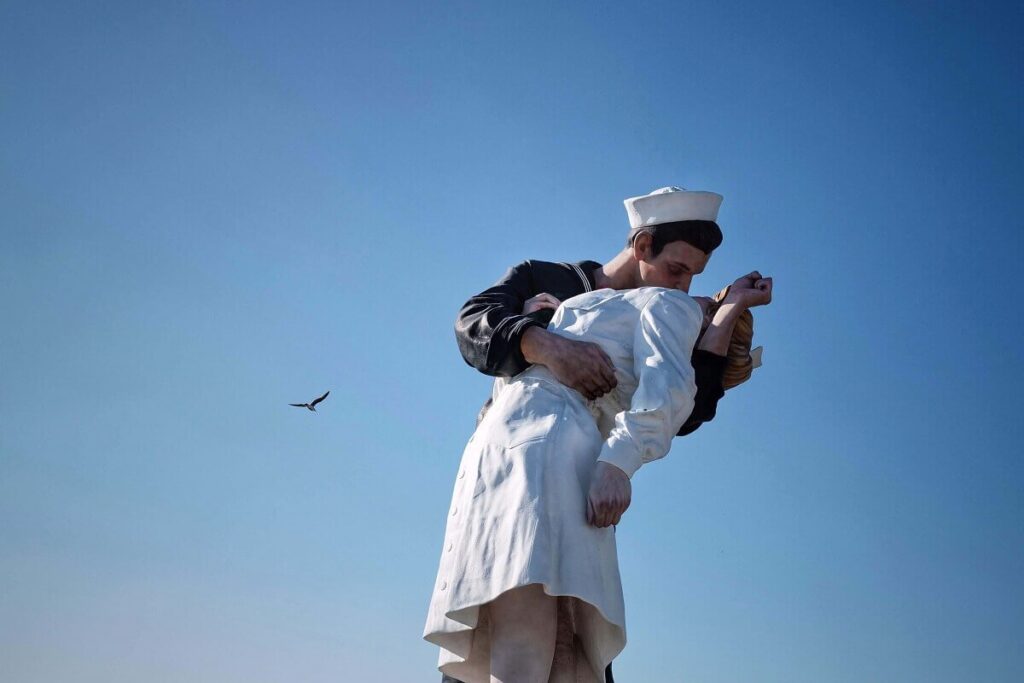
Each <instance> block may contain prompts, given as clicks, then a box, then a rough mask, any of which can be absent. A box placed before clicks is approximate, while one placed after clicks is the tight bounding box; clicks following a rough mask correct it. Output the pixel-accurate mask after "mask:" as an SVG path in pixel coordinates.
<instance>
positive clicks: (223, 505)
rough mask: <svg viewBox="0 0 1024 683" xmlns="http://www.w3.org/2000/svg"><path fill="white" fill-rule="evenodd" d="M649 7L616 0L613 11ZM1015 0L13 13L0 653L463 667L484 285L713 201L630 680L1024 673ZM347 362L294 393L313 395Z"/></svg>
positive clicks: (639, 510)
mask: <svg viewBox="0 0 1024 683" xmlns="http://www.w3.org/2000/svg"><path fill="white" fill-rule="evenodd" d="M627 5H630V6H627ZM1022 33H1024V10H1022V5H1021V4H1020V3H1005V4H1004V3H998V2H994V3H982V4H978V3H968V2H955V3H953V2H950V3H925V2H905V3H865V2H849V1H846V0H840V1H839V2H836V3H817V2H814V3H812V2H807V3H753V2H750V3H734V2H715V3H700V4H693V3H685V4H684V3H656V2H645V3H639V4H633V3H610V2H586V3H557V4H550V3H538V4H534V3H504V4H502V5H500V6H499V5H498V4H497V3H465V2H452V3H389V2H375V3H359V4H354V3H334V2H323V3H310V2H298V3H296V2H292V3H280V4H277V5H273V4H269V3H252V2H247V3H241V2H178V3H126V2H102V3H44V2H13V1H11V2H4V3H2V5H0V57H2V63H3V67H2V68H0V136H2V144H0V230H2V241H0V292H2V296H0V316H2V321H3V323H2V325H0V591H2V592H0V679H3V680H4V681H11V682H17V683H30V682H31V683H36V682H39V683H43V682H45V683H52V682H54V681H72V680H73V681H76V682H79V681H96V682H103V683H122V682H124V683H128V682H136V681H147V682H151V683H162V682H164V681H167V682H170V681H187V682H189V683H194V682H200V681H201V682H206V681H209V682H211V683H231V682H235V681H237V682H245V683H252V682H262V681H267V682H269V681H287V682H291V681H302V682H321V681H324V682H326V681H353V680H367V681H375V682H378V681H379V682H381V683H390V682H392V681H393V682H396V683H405V682H408V681H434V682H435V683H436V682H437V681H438V680H439V676H437V675H436V674H435V673H434V671H435V668H434V667H435V662H436V656H437V651H436V648H435V647H434V646H432V645H429V644H427V643H425V642H424V641H422V640H421V639H420V635H421V632H422V628H423V622H424V619H425V616H426V608H427V604H428V601H429V597H430V591H431V590H432V587H433V582H434V577H435V573H436V570H437V562H438V558H439V556H440V550H441V548H440V546H441V540H442V535H443V530H444V522H445V514H446V512H447V507H448V501H449V500H450V496H451V490H452V485H453V482H454V475H455V472H456V470H457V466H458V461H459V457H460V455H461V452H462V448H463V445H464V443H465V441H466V439H467V438H468V437H469V435H470V433H471V431H472V428H473V419H474V416H475V414H476V410H477V408H478V407H479V404H480V402H481V401H482V399H483V398H484V396H485V395H486V394H487V392H488V387H489V381H488V379H487V378H486V377H484V376H483V375H480V374H478V373H476V372H475V371H473V370H472V369H471V368H469V367H468V366H466V365H465V364H464V363H463V361H462V359H461V358H460V357H459V354H458V352H457V349H456V346H455V342H454V337H453V333H452V322H453V320H454V316H455V313H456V311H457V310H458V308H459V306H460V304H461V303H462V302H463V301H464V300H465V299H466V298H468V297H469V296H470V295H472V294H473V293H475V292H476V291H479V290H480V289H483V288H484V287H486V286H488V285H490V284H491V283H492V282H493V281H494V280H496V279H497V278H498V277H499V276H500V275H501V274H502V272H503V271H504V269H505V268H506V267H507V266H509V265H511V264H513V263H515V262H517V261H519V260H522V259H524V258H541V259H549V260H580V259H585V258H590V259H595V260H601V261H603V260H607V259H609V258H610V257H611V256H612V255H614V253H615V252H616V251H617V250H618V249H619V247H620V246H621V244H622V241H623V239H624V237H625V235H626V232H627V230H628V225H627V222H626V217H625V213H624V211H623V208H622V199H623V198H625V197H628V196H633V195H637V194H642V193H646V192H649V191H651V190H653V189H655V188H657V187H661V186H664V185H669V184H675V185H681V186H684V187H687V188H690V189H705V190H714V191H717V192H720V193H722V194H723V195H724V196H725V202H724V204H723V207H722V211H721V213H720V222H721V225H722V227H723V230H724V232H725V235H726V239H725V242H724V244H723V246H722V247H721V248H720V249H719V250H718V251H717V252H716V254H715V255H714V257H713V258H712V260H711V262H710V265H709V267H708V269H707V270H706V272H705V274H704V275H703V276H702V277H700V278H699V279H697V280H696V281H695V285H694V288H693V292H694V293H711V292H713V291H715V290H716V289H718V288H719V287H721V286H722V285H724V284H726V283H728V282H729V281H731V280H732V279H734V278H735V277H736V276H738V275H741V274H743V273H745V272H747V271H749V270H751V269H754V268H758V269H760V270H761V271H762V272H764V273H766V274H770V275H772V276H774V278H775V285H776V289H775V292H776V293H775V301H774V303H773V304H772V305H771V306H770V307H769V308H767V309H759V310H758V311H756V321H757V329H756V337H757V341H758V342H759V343H762V344H764V346H765V348H766V350H765V366H764V367H763V368H762V369H760V370H758V371H757V372H756V374H755V375H754V377H753V379H752V381H750V382H749V383H748V384H746V385H744V386H743V387H742V388H740V389H737V390H736V391H735V392H732V393H730V395H729V396H727V397H726V399H724V400H723V402H722V403H721V404H720V408H719V416H718V418H717V419H716V420H715V421H714V422H713V423H712V424H710V425H706V426H705V427H704V428H702V429H701V430H700V431H699V432H698V433H697V434H695V435H694V436H692V437H689V438H686V439H680V440H677V441H676V444H675V446H674V447H673V450H672V452H671V453H670V454H669V456H668V457H667V458H666V459H664V460H661V461H659V462H656V463H653V464H651V465H649V466H647V467H645V468H644V469H642V470H641V471H640V472H639V473H638V474H637V476H636V478H635V479H634V496H633V505H632V507H631V508H630V510H629V511H628V512H627V513H626V516H625V518H624V521H623V523H622V525H621V526H620V527H619V533H618V540H619V552H620V562H621V566H622V572H623V581H624V589H625V594H626V605H627V622H628V630H629V644H628V645H627V647H626V650H625V652H624V653H623V654H622V656H621V657H620V659H619V660H617V663H616V670H617V674H618V675H617V678H618V680H620V681H621V682H622V683H640V682H641V681H642V682H644V683H659V682H662V681H664V682H675V681H693V682H699V683H732V682H735V681H749V682H753V683H775V682H778V683H783V682H784V683H800V682H807V683H821V682H822V681H826V682H829V683H831V682H837V683H845V682H849V683H864V682H865V681H872V682H878V681H885V682H890V681H891V682H894V683H896V682H898V683H913V682H921V683H947V682H949V683H952V682H962V681H985V682H986V683H992V682H1007V683H1009V682H1011V681H1020V680H1024V581H1022V576H1024V465H1022V462H1021V458H1020V453H1021V449H1020V446H1019V444H1020V441H1021V438H1022V436H1024V433H1022V432H1024V429H1022V420H1021V418H1020V416H1019V415H1018V409H1019V407H1020V405H1021V402H1020V400H1019V398H1018V394H1019V392H1020V386H1021V383H1022V381H1024V362H1022V350H1021V345H1022V342H1024V340H1022V337H1024V335H1022V334H1021V332H1022V323H1021V313H1022V311H1021V308H1022V307H1021V305H1020V300H1021V296H1022V294H1021V292H1022V290H1021V276H1020V271H1021V267H1022V256H1024V249H1022V246H1024V237H1022V230H1024V220H1022V215H1024V211H1022V210H1024V198H1022V197H1024V195H1022V192H1021V187H1022V183H1024V162H1022V159H1024V115H1022V112H1024V88H1022V84H1024V48H1022V45H1024V43H1022V42H1021V39H1020V36H1021V35H1022ZM327 389H330V390H331V392H332V393H331V396H330V398H329V399H328V400H327V401H326V402H325V403H324V404H323V405H322V407H321V410H320V413H319V414H317V415H314V414H312V413H309V412H308V411H300V410H296V409H294V408H290V407H288V405H287V404H288V403H289V402H296V401H305V400H309V399H311V398H313V397H315V396H317V395H319V394H320V393H321V392H323V391H325V390H327Z"/></svg>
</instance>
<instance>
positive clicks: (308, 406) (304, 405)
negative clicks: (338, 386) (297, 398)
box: [288, 391, 331, 413]
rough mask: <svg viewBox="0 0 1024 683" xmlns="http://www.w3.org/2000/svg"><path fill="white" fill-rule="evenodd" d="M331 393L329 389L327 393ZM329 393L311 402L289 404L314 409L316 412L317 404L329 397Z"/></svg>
mask: <svg viewBox="0 0 1024 683" xmlns="http://www.w3.org/2000/svg"><path fill="white" fill-rule="evenodd" d="M329 393H331V392H329V391H328V392H327V394H329ZM327 394H324V395H323V396H321V397H320V398H318V399H316V400H315V401H311V402H310V403H289V404H288V405H290V406H295V407H296V408H309V409H310V410H312V411H313V412H314V413H315V412H316V404H317V403H319V402H320V401H322V400H324V399H325V398H327Z"/></svg>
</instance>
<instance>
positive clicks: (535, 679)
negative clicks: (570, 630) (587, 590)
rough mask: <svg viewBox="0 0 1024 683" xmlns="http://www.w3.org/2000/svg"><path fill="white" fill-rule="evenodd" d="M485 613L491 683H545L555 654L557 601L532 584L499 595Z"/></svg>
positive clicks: (538, 585) (538, 586)
mask: <svg viewBox="0 0 1024 683" xmlns="http://www.w3.org/2000/svg"><path fill="white" fill-rule="evenodd" d="M488 611H489V615H490V620H491V683H547V681H548V674H549V673H550V672H551V659H552V657H553V656H554V654H555V626H556V617H557V613H558V602H557V599H556V598H554V597H552V596H550V595H548V594H547V593H545V592H544V589H543V588H541V586H540V584H536V583H534V584H530V585H528V586H521V587H520V588H514V589H512V590H510V591H507V592H505V593H502V594H501V595H499V596H498V597H497V598H495V599H494V600H492V601H491V602H490V603H489V604H488Z"/></svg>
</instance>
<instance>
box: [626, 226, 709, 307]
mask: <svg viewBox="0 0 1024 683" xmlns="http://www.w3.org/2000/svg"><path fill="white" fill-rule="evenodd" d="M635 247H636V250H637V252H636V253H637V256H638V258H637V261H638V262H639V265H640V282H641V284H640V286H641V287H668V288H669V289H679V290H682V291H684V292H687V293H689V291H690V283H691V282H692V281H693V276H694V275H699V274H701V273H702V272H704V266H706V265H707V264H708V258H709V257H708V255H707V254H705V253H704V252H703V251H701V250H700V249H698V248H697V247H695V246H693V245H692V244H688V243H686V242H683V241H682V240H676V241H675V242H669V243H668V244H666V245H665V248H664V249H662V250H661V253H660V254H658V255H657V256H652V255H651V252H652V249H651V240H650V237H649V236H647V235H643V234H641V235H639V236H637V242H636V244H635Z"/></svg>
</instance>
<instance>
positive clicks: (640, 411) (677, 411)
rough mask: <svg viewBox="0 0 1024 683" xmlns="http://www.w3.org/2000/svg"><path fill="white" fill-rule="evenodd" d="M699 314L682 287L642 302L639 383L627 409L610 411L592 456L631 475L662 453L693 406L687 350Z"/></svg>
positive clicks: (636, 347)
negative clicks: (603, 435)
mask: <svg viewBox="0 0 1024 683" xmlns="http://www.w3.org/2000/svg"><path fill="white" fill-rule="evenodd" d="M701 320H702V315H701V312H700V307H699V306H698V305H697V303H696V302H695V301H694V300H693V299H691V298H689V297H688V296H686V295H684V294H682V293H675V292H659V293H657V294H655V295H654V296H653V297H652V298H651V300H650V301H648V303H647V305H646V306H644V308H643V310H642V311H641V312H640V320H639V322H638V324H637V327H636V332H635V336H634V340H633V364H634V371H635V372H636V377H637V379H638V381H639V383H638V385H637V388H636V392H635V393H634V394H633V399H632V401H631V403H630V407H629V409H628V410H625V411H623V412H621V413H619V414H618V415H616V416H615V426H614V427H613V428H612V430H611V432H610V433H609V435H608V438H607V440H606V441H605V443H604V445H603V446H602V448H601V454H600V456H598V460H600V461H602V462H607V463H609V464H612V465H615V466H616V467H618V468H619V469H621V470H622V471H623V472H625V473H626V474H627V475H628V476H629V477H632V476H633V474H634V473H635V472H636V471H637V470H638V469H640V466H641V465H643V464H644V463H648V462H651V461H652V460H657V459H658V458H663V457H665V455H666V454H667V453H668V450H669V448H670V447H671V445H672V437H673V436H675V435H676V432H678V431H679V428H680V427H681V426H682V424H683V422H684V421H685V420H686V418H687V416H688V415H689V414H690V412H691V411H692V410H693V401H694V396H695V394H696V392H697V387H696V383H695V381H694V372H693V366H692V365H691V364H690V355H691V353H692V351H693V345H694V344H695V343H696V341H697V335H698V333H699V332H700V324H701Z"/></svg>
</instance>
